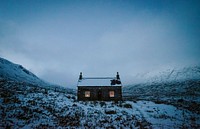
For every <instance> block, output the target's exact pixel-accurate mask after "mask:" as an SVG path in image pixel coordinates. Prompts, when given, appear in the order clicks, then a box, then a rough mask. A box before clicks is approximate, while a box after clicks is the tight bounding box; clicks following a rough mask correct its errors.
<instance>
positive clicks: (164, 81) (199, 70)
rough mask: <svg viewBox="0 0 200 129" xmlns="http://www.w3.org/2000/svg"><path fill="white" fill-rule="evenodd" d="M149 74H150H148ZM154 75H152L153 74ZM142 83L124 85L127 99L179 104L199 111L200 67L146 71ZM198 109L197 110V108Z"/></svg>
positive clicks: (124, 93)
mask: <svg viewBox="0 0 200 129" xmlns="http://www.w3.org/2000/svg"><path fill="white" fill-rule="evenodd" d="M148 75H151V76H148ZM153 75H154V76H153ZM145 76H148V77H146V78H148V79H147V81H146V82H144V83H138V84H132V85H128V86H124V88H123V95H124V98H125V99H128V100H138V99H142V100H151V101H155V102H162V103H168V104H173V105H176V106H177V105H178V106H179V107H180V105H181V106H182V107H184V108H187V109H190V110H193V111H195V112H196V111H197V112H198V113H200V99H199V98H200V67H199V66H195V67H187V68H186V67H185V68H183V69H172V70H169V69H168V70H166V71H163V72H162V71H161V72H157V73H156V72H155V73H153V74H151V73H148V74H147V75H145ZM197 109H198V110H197Z"/></svg>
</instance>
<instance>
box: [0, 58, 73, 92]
mask: <svg viewBox="0 0 200 129" xmlns="http://www.w3.org/2000/svg"><path fill="white" fill-rule="evenodd" d="M0 80H2V81H5V82H6V81H9V82H11V81H13V82H15V83H20V84H21V83H22V84H24V85H27V84H28V85H34V86H39V87H45V88H51V89H57V90H61V91H66V92H74V90H72V89H67V88H64V87H62V86H59V85H55V84H50V83H48V82H45V81H43V80H41V79H40V78H38V77H37V76H36V75H34V74H33V73H32V72H30V71H28V70H27V69H25V68H24V67H23V66H22V65H18V64H14V63H12V62H10V61H8V60H6V59H3V58H1V57H0Z"/></svg>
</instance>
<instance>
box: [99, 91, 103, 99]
mask: <svg viewBox="0 0 200 129" xmlns="http://www.w3.org/2000/svg"><path fill="white" fill-rule="evenodd" d="M98 100H102V91H101V90H99V91H98Z"/></svg>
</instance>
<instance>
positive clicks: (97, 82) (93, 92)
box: [77, 72, 122, 101]
mask: <svg viewBox="0 0 200 129" xmlns="http://www.w3.org/2000/svg"><path fill="white" fill-rule="evenodd" d="M77 87H78V91H77V97H78V100H79V101H95V100H97V101H120V100H122V83H121V80H120V77H119V73H118V72H117V75H116V77H83V75H82V73H80V76H79V79H78V84H77Z"/></svg>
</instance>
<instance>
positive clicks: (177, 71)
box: [130, 66, 200, 85]
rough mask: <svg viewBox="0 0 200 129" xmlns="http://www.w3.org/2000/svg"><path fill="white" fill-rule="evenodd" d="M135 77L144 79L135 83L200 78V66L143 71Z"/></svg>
mask: <svg viewBox="0 0 200 129" xmlns="http://www.w3.org/2000/svg"><path fill="white" fill-rule="evenodd" d="M135 78H136V80H142V81H139V83H138V82H137V81H136V83H134V82H132V83H133V84H141V83H143V84H145V83H148V84H150V83H169V82H181V81H186V80H200V66H191V67H183V68H172V69H166V70H162V71H153V72H148V73H141V74H137V75H136V76H135ZM133 81H134V80H133ZM130 85H132V84H130Z"/></svg>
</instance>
